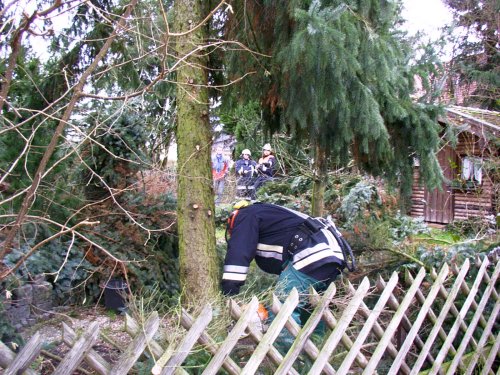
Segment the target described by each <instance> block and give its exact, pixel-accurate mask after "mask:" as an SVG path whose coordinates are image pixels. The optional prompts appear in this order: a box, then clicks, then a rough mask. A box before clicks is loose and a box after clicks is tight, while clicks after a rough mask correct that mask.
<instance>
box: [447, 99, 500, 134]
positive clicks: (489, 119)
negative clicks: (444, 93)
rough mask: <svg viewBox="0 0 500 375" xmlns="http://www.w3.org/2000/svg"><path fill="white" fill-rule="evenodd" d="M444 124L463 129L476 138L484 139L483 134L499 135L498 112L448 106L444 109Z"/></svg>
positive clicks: (499, 117) (499, 120)
mask: <svg viewBox="0 0 500 375" xmlns="http://www.w3.org/2000/svg"><path fill="white" fill-rule="evenodd" d="M445 111H446V118H445V119H444V121H445V122H449V123H452V124H453V125H456V126H462V127H464V130H468V131H470V132H472V133H474V134H476V135H478V136H482V137H484V135H485V132H488V133H493V135H495V136H499V135H500V112H495V111H488V110H486V109H480V108H473V107H459V106H449V107H446V108H445Z"/></svg>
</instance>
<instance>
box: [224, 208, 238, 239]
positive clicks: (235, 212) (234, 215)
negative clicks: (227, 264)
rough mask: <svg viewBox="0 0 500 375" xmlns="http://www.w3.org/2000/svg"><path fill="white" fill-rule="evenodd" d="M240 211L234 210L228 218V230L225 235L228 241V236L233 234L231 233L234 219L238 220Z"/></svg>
mask: <svg viewBox="0 0 500 375" xmlns="http://www.w3.org/2000/svg"><path fill="white" fill-rule="evenodd" d="M238 212H240V210H234V211H233V212H232V213H231V215H229V217H228V218H227V225H226V232H225V233H224V237H225V238H226V242H227V241H228V238H229V237H230V236H231V233H232V232H233V228H234V221H235V220H236V216H238ZM228 234H229V236H228Z"/></svg>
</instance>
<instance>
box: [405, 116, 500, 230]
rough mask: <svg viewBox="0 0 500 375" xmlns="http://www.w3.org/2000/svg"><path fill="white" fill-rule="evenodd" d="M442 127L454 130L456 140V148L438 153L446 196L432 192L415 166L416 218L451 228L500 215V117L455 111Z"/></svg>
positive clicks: (444, 148)
mask: <svg viewBox="0 0 500 375" xmlns="http://www.w3.org/2000/svg"><path fill="white" fill-rule="evenodd" d="M440 123H441V124H442V125H443V130H444V129H446V128H448V129H449V130H451V131H453V132H454V133H455V134H456V138H455V139H456V142H451V141H449V142H446V143H445V144H444V145H443V146H442V147H441V149H440V151H439V152H438V160H439V164H440V165H441V168H442V170H443V174H444V177H445V181H444V183H443V186H442V190H440V189H435V190H434V191H428V189H426V188H425V187H424V186H423V185H422V184H421V182H420V174H419V167H418V165H416V166H415V169H414V174H413V179H414V183H413V192H412V207H411V216H413V217H423V218H424V220H425V221H426V222H428V223H436V224H447V223H450V222H452V221H454V220H465V219H468V218H471V217H478V216H486V215H492V214H493V215H496V214H497V212H498V209H499V207H498V199H499V196H498V195H499V194H500V193H499V183H500V181H499V174H500V171H499V170H498V157H499V136H500V112H493V111H487V110H482V109H478V108H470V107H457V106H450V107H447V108H446V111H445V116H444V117H443V118H442V119H441V120H440ZM443 138H444V131H443ZM416 164H418V162H417V163H416ZM495 166H496V167H495Z"/></svg>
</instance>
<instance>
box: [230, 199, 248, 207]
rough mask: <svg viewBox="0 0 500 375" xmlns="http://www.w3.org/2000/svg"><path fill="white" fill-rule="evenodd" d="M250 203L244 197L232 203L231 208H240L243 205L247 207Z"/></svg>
mask: <svg viewBox="0 0 500 375" xmlns="http://www.w3.org/2000/svg"><path fill="white" fill-rule="evenodd" d="M251 204H252V202H250V201H248V200H246V199H243V200H241V201H238V202H236V203H235V204H234V205H233V208H234V209H235V210H239V209H240V208H243V207H248V206H250V205H251Z"/></svg>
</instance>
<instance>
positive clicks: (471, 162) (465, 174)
mask: <svg viewBox="0 0 500 375" xmlns="http://www.w3.org/2000/svg"><path fill="white" fill-rule="evenodd" d="M462 179H463V180H464V181H472V182H476V183H478V184H479V185H480V184H481V181H482V180H483V159H480V158H472V157H468V156H466V157H464V158H463V160H462Z"/></svg>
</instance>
